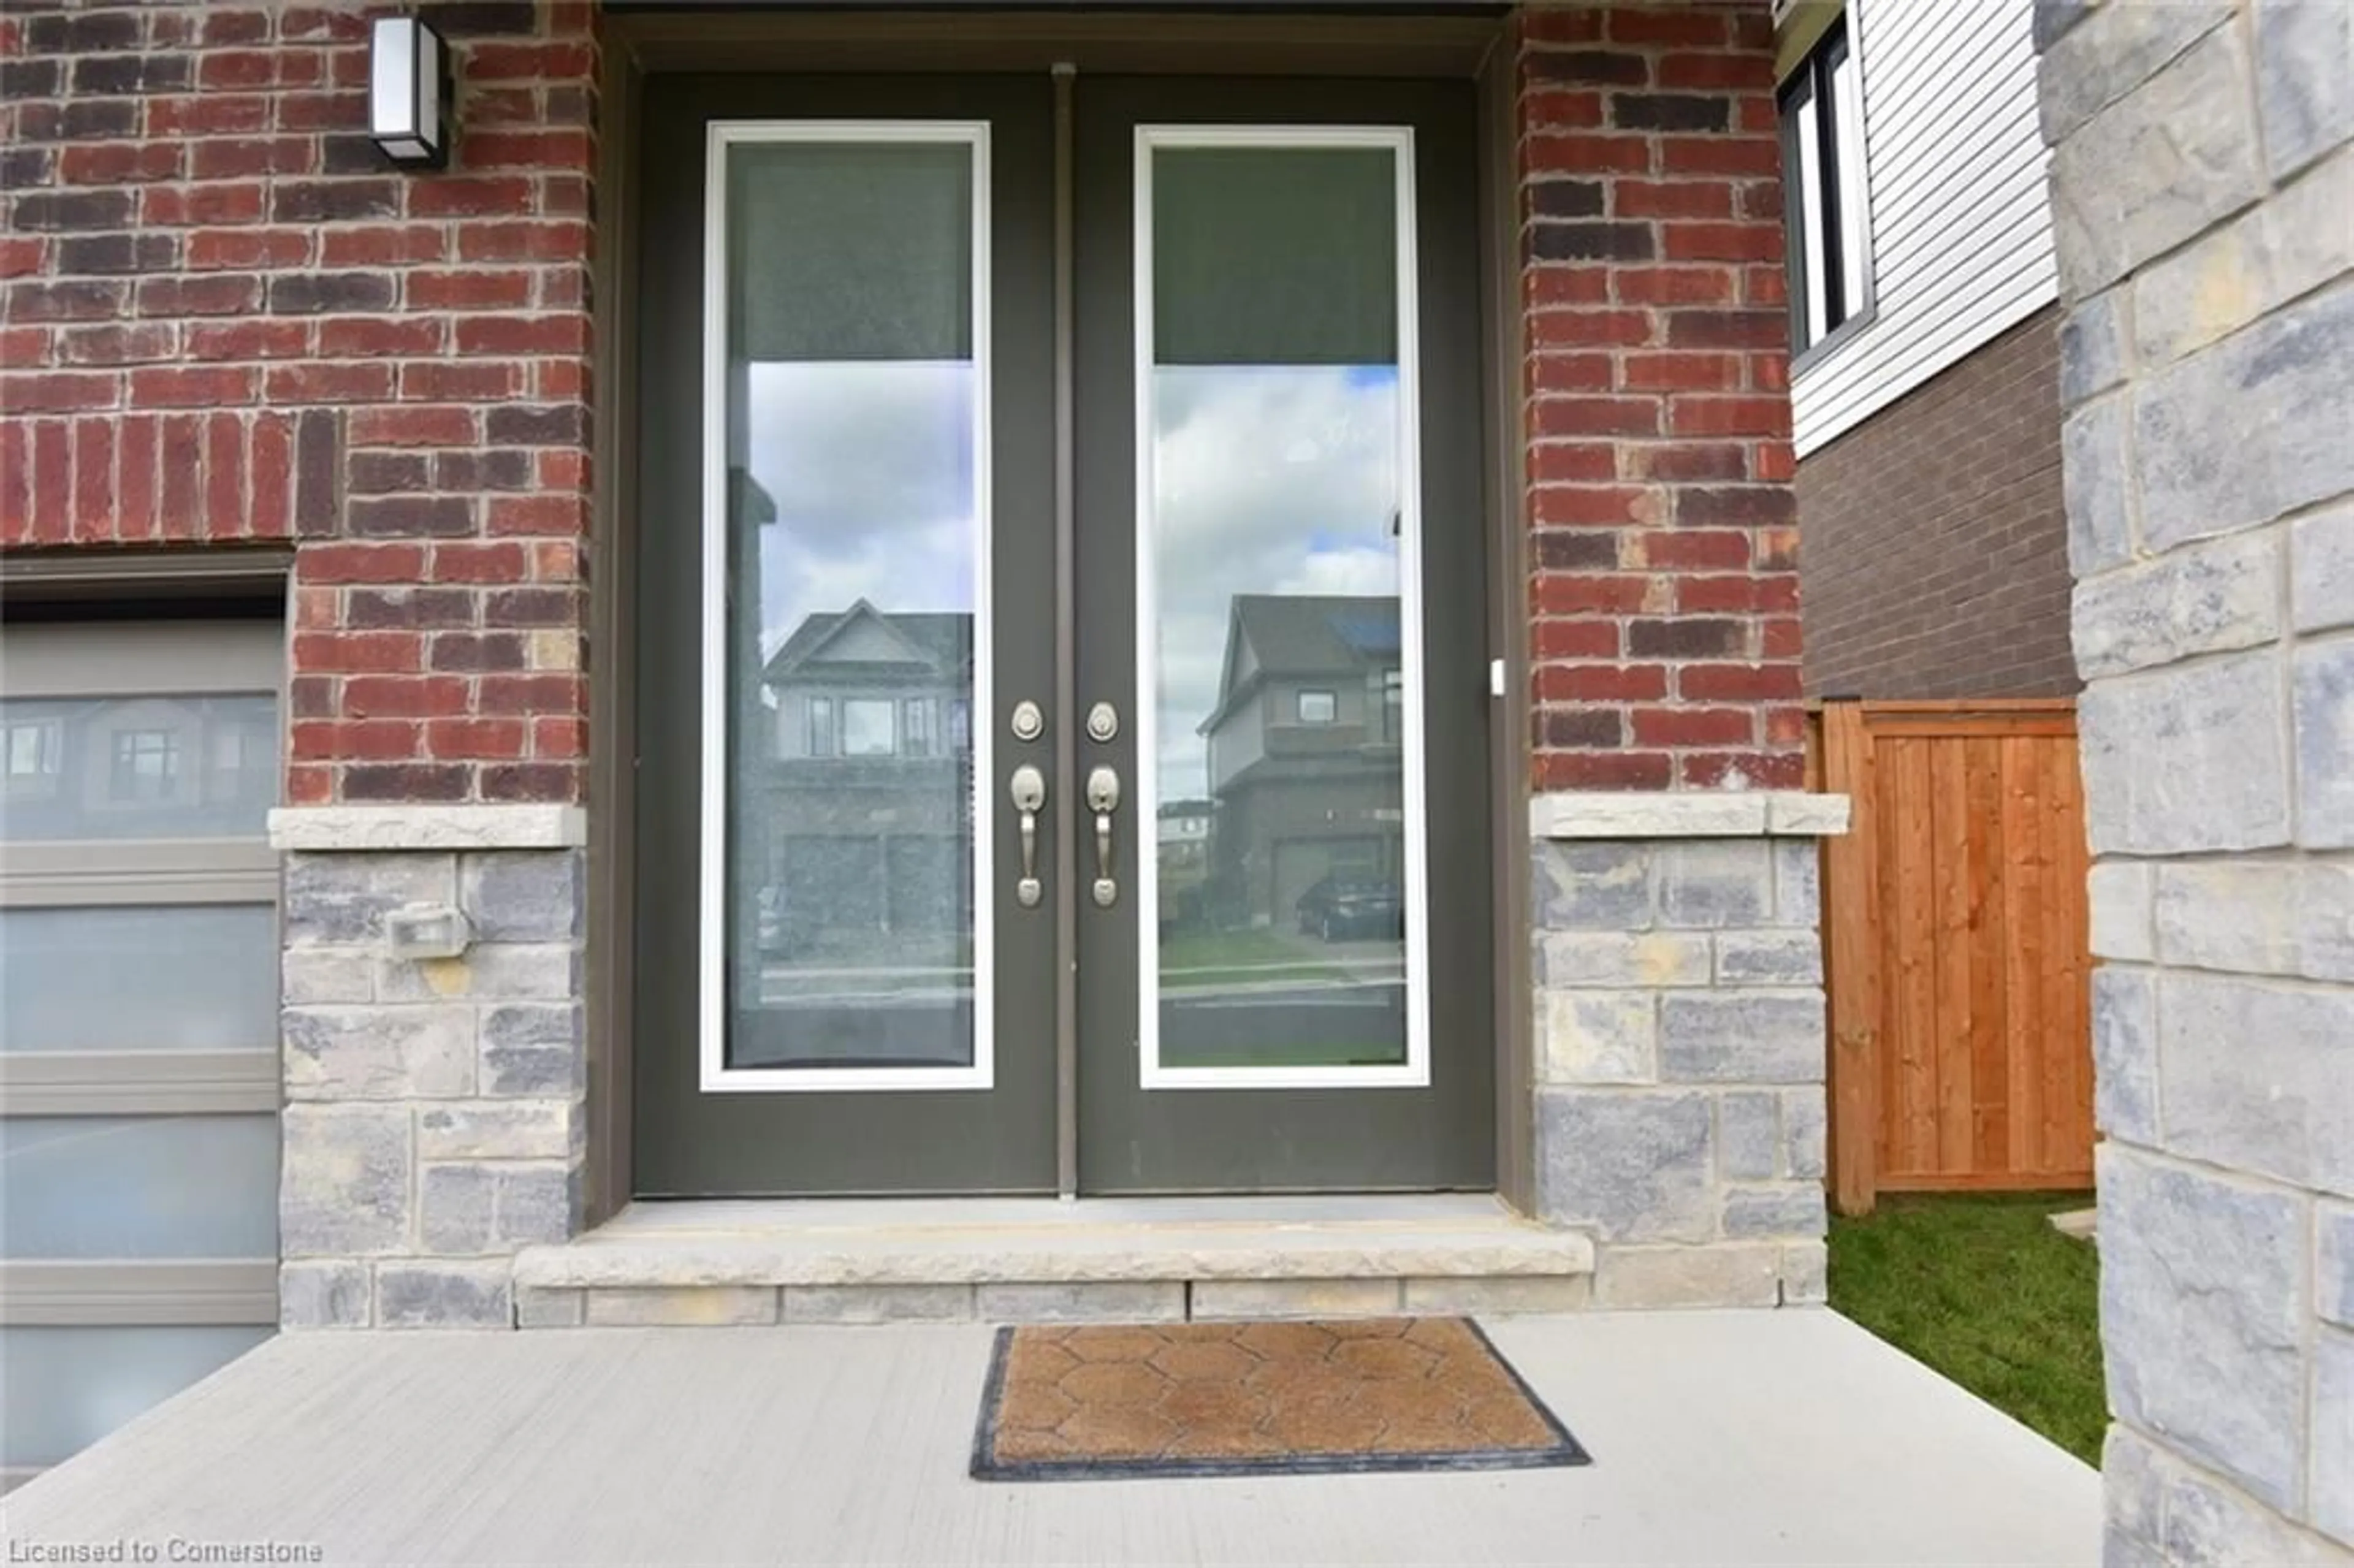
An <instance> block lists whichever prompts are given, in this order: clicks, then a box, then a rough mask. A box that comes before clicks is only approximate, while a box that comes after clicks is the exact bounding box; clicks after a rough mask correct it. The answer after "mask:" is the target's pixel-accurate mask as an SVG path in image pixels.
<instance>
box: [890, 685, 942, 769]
mask: <svg viewBox="0 0 2354 1568" xmlns="http://www.w3.org/2000/svg"><path fill="white" fill-rule="evenodd" d="M937 712H938V705H937V704H935V703H934V702H933V701H932V699H931V698H929V697H907V698H903V699H902V700H901V701H900V704H899V744H900V749H901V750H903V751H905V752H906V753H907V755H908V756H909V757H929V756H931V755H932V753H933V751H934V750H935V749H937V747H938V736H936V735H935V734H934V733H933V732H934V728H935V726H934V724H933V715H934V714H935V713H937Z"/></svg>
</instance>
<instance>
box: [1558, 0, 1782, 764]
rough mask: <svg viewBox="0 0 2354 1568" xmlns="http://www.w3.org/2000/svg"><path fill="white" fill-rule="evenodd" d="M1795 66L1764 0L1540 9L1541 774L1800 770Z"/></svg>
mask: <svg viewBox="0 0 2354 1568" xmlns="http://www.w3.org/2000/svg"><path fill="white" fill-rule="evenodd" d="M1773 59H1774V39H1773V26H1772V24H1771V21H1770V19H1769V16H1768V8H1767V6H1766V5H1765V0H1754V3H1750V4H1743V5H1709V6H1700V5H1684V6H1670V7H1659V8H1636V7H1616V8H1608V9H1604V8H1592V9H1563V10H1537V11H1532V12H1530V13H1528V14H1527V15H1526V16H1525V17H1524V19H1523V41H1522V55H1521V148H1520V153H1521V168H1522V176H1523V186H1522V259H1523V270H1522V284H1523V286H1524V289H1525V291H1526V300H1527V304H1528V309H1529V312H1530V314H1529V318H1528V323H1527V327H1528V339H1527V341H1528V345H1529V347H1528V358H1527V365H1526V376H1527V391H1528V396H1529V403H1528V422H1529V428H1528V439H1529V454H1528V455H1529V463H1528V481H1529V494H1528V515H1529V526H1530V530H1531V547H1530V551H1529V559H1530V567H1531V578H1530V583H1529V599H1530V607H1531V613H1532V617H1533V622H1532V641H1531V647H1532V665H1533V669H1532V676H1533V681H1534V686H1535V690H1534V698H1535V702H1534V717H1533V722H1534V735H1533V744H1534V747H1535V773H1536V784H1537V787H1538V788H1540V789H1670V788H1695V789H1700V788H1722V787H1728V786H1740V785H1747V786H1753V787H1764V786H1772V787H1776V788H1785V787H1796V786H1797V785H1798V784H1800V783H1801V782H1803V773H1804V766H1805V763H1804V749H1803V748H1804V730H1805V715H1804V713H1803V710H1802V709H1801V707H1800V705H1799V699H1800V681H1799V670H1798V577H1797V529H1796V527H1795V523H1796V521H1797V513H1796V506H1795V503H1794V501H1793V498H1792V493H1791V488H1790V479H1791V474H1792V470H1793V464H1792V461H1791V456H1790V445H1789V434H1790V410H1789V395H1788V353H1787V323H1786V322H1785V320H1784V316H1783V309H1782V307H1783V297H1784V296H1783V287H1782V270H1781V256H1782V192H1781V179H1780V149H1779V145H1778V143H1777V140H1776V132H1775V114H1774V65H1773Z"/></svg>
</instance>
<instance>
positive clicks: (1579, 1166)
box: [1532, 796, 1845, 1307]
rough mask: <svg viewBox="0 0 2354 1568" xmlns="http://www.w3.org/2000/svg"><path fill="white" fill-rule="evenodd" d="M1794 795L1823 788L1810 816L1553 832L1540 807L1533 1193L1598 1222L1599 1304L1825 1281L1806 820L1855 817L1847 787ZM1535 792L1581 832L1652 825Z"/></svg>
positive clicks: (1813, 857) (1815, 898)
mask: <svg viewBox="0 0 2354 1568" xmlns="http://www.w3.org/2000/svg"><path fill="white" fill-rule="evenodd" d="M1724 799H1725V798H1723V797H1716V798H1709V797H1701V798H1699V800H1698V801H1697V802H1695V806H1696V808H1697V809H1698V810H1708V809H1709V808H1710V807H1711V806H1713V805H1715V804H1717V803H1719V802H1722V801H1723V800H1724ZM1785 799H1795V800H1797V801H1800V802H1808V801H1811V802H1812V803H1813V804H1812V805H1811V806H1810V807H1809V810H1811V812H1812V813H1813V818H1814V820H1813V821H1812V822H1811V824H1810V825H1808V826H1805V827H1801V828H1798V829H1797V836H1774V837H1768V836H1765V834H1764V833H1763V832H1759V833H1756V834H1754V835H1751V834H1736V835H1729V836H1662V837H1653V836H1648V835H1646V836H1639V837H1638V836H1634V835H1633V834H1632V833H1628V836H1624V837H1616V838H1585V837H1575V838H1555V837H1550V836H1547V830H1546V829H1545V827H1544V825H1543V821H1541V822H1540V829H1539V838H1538V842H1537V843H1536V847H1535V854H1536V868H1535V875H1534V877H1533V879H1532V893H1533V902H1534V908H1533V910H1532V931H1533V939H1534V942H1535V945H1536V952H1535V957H1534V962H1535V975H1536V980H1537V985H1538V992H1537V1005H1536V1010H1535V1012H1536V1029H1537V1042H1536V1078H1537V1089H1536V1139H1537V1191H1538V1203H1539V1209H1540V1212H1541V1214H1542V1216H1543V1218H1544V1219H1545V1220H1547V1221H1549V1222H1551V1223H1553V1224H1561V1225H1567V1226H1574V1227H1575V1228H1577V1229H1580V1230H1583V1231H1585V1232H1587V1233H1588V1234H1591V1235H1592V1236H1593V1237H1594V1240H1595V1243H1596V1269H1595V1277H1594V1303H1595V1305H1596V1306H1597V1307H1699V1306H1760V1307H1772V1306H1778V1305H1784V1304H1790V1303H1799V1302H1819V1301H1820V1300H1822V1299H1823V1294H1824V1259H1825V1251H1824V1241H1823V1237H1824V1232H1825V1228H1826V1214H1825V1207H1824V1196H1823V1162H1824V1153H1825V1137H1824V1076H1825V1065H1826V1051H1825V1045H1824V1041H1825V1028H1824V1016H1823V1014H1824V1002H1823V986H1822V951H1821V944H1820V938H1819V926H1820V909H1819V904H1820V897H1819V873H1818V866H1819V844H1818V841H1817V838H1816V837H1815V836H1813V835H1814V834H1816V833H1819V832H1826V831H1838V828H1839V827H1841V826H1843V825H1844V822H1845V802H1844V800H1838V799H1837V798H1829V797H1821V796H1816V797H1795V798H1790V797H1786V798H1785ZM1826 800H1829V801H1832V802H1833V804H1831V805H1830V806H1829V807H1826V806H1825V805H1824V804H1823V802H1825V801H1826ZM1652 802H1653V808H1652V809H1655V810H1661V811H1665V812H1667V813H1669V814H1668V815H1667V816H1666V817H1665V818H1664V819H1663V820H1661V821H1659V822H1657V823H1656V826H1657V827H1659V829H1661V830H1664V831H1667V832H1675V831H1676V830H1677V824H1678V822H1679V821H1684V822H1687V823H1689V822H1690V821H1692V820H1693V819H1692V813H1691V810H1687V809H1684V804H1683V802H1682V801H1681V800H1679V799H1678V798H1675V797H1654V798H1652ZM1628 805H1629V806H1639V802H1638V800H1628ZM1540 806H1541V807H1544V808H1547V813H1546V814H1549V815H1550V817H1551V818H1552V820H1553V821H1554V822H1555V823H1556V824H1558V825H1559V826H1560V828H1561V829H1562V830H1564V831H1568V832H1580V831H1606V832H1628V829H1629V828H1638V827H1640V826H1642V823H1641V822H1640V821H1638V820H1637V819H1636V817H1635V816H1634V815H1633V813H1631V812H1629V811H1627V810H1621V811H1619V812H1618V813H1617V815H1618V816H1619V817H1620V818H1621V819H1622V821H1620V823H1619V824H1618V825H1615V826H1613V825H1606V824H1602V823H1597V822H1594V821H1590V820H1589V821H1584V822H1581V821H1580V818H1581V815H1582V807H1581V804H1580V803H1578V802H1575V801H1574V800H1563V799H1562V798H1560V797H1553V798H1551V800H1549V801H1546V800H1541V801H1540ZM1597 809H1598V807H1597ZM1759 814H1760V815H1761V817H1762V815H1763V806H1762V803H1760V805H1759ZM1686 831H1689V830H1688V829H1687V830H1686Z"/></svg>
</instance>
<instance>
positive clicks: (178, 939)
mask: <svg viewBox="0 0 2354 1568" xmlns="http://www.w3.org/2000/svg"><path fill="white" fill-rule="evenodd" d="M280 664H281V631H280V629H279V627H278V626H277V625H276V624H275V623H270V624H256V623H253V622H248V621H204V620H176V621H150V622H142V623H139V624H136V625H133V624H122V623H110V624H99V623H80V624H72V625H29V626H14V627H11V628H9V629H7V630H5V632H0V790H5V793H0V1112H5V1115H0V1248H5V1259H4V1260H0V1465H5V1480H6V1482H7V1483H10V1484H13V1483H14V1482H16V1481H19V1480H22V1479H23V1478H25V1477H26V1476H27V1475H28V1474H30V1473H31V1472H33V1471H35V1470H37V1469H40V1468H42V1467H46V1466H48V1465H52V1464H55V1463H57V1462H58V1460H60V1459H63V1458H65V1457H67V1456H68V1455H69V1454H71V1453H73V1452H74V1451H75V1450H76V1449H79V1448H80V1447H83V1446H86V1445H88V1444H89V1443H90V1442H92V1441H94V1440H95V1439H97V1438H98V1437H100V1436H103V1435H104V1434H105V1433H106V1432H108V1431H109V1430H111V1428H113V1427H115V1426H117V1425H121V1424H122V1422H124V1421H126V1420H128V1419H130V1418H131V1417H132V1416H133V1415H136V1414H139V1413H140V1412H141V1411H142V1410H143V1409H145V1408H146V1407H147V1406H149V1405H151V1404H154V1403H155V1402H156V1401H158V1400H160V1399H162V1398H164V1396H166V1395H168V1394H170V1393H175V1392H176V1391H177V1390H179V1389H180V1388H182V1387H185V1386H186V1384H188V1383H193V1382H195V1381H196V1379H197V1378H199V1377H202V1376H203V1375H205V1374H206V1373H207V1372H210V1371H212V1370H213V1369H214V1368H215V1367H217V1366H218V1365H220V1364H221V1363H222V1362H223V1361H228V1359H229V1358H230V1357H232V1356H235V1355H237V1354H239V1352H241V1351H245V1350H247V1349H249V1347H251V1346H252V1345H254V1344H257V1343H259V1342H260V1340H263V1339H265V1338H267V1337H268V1336H269V1334H270V1331H271V1330H272V1328H273V1327H274V1326H275V1325H276V1323H277V1321H278V1265H277V1255H278V1114H277V1113H278V1049H277V1039H278V920H277V910H276V907H275V901H276V897H277V888H278V867H277V861H276V858H275V856H273V855H272V854H271V853H270V848H269V845H268V843H267V842H266V840H265V838H264V831H265V821H264V819H265V817H266V815H267V813H268V811H269V810H270V806H271V805H272V804H273V803H274V802H275V801H276V800H277V798H278V775H279V768H278V728H279V726H278V690H279V670H280Z"/></svg>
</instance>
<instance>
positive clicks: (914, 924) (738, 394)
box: [706, 125, 988, 1087]
mask: <svg viewBox="0 0 2354 1568" xmlns="http://www.w3.org/2000/svg"><path fill="white" fill-rule="evenodd" d="M719 133H720V136H721V138H722V140H721V142H720V148H721V151H722V153H723V154H724V159H725V165H724V166H725V182H724V190H725V197H726V203H725V208H724V216H723V219H722V221H723V222H724V224H725V231H726V239H725V244H724V247H723V248H722V250H721V254H722V255H723V257H724V265H725V268H726V276H725V282H724V297H725V300H726V324H725V345H726V346H725V361H724V365H723V366H720V367H719V369H720V373H721V374H722V375H724V377H725V385H724V388H722V389H720V397H721V399H722V400H723V402H724V405H725V418H726V451H725V460H724V461H725V464H726V477H725V489H724V494H725V504H726V516H725V518H724V520H723V524H722V526H723V528H724V538H725V549H726V558H725V561H724V586H725V592H726V605H725V617H726V650H725V653H724V656H723V657H722V658H721V659H720V661H719V662H720V663H721V664H722V665H723V666H724V671H723V676H722V679H723V682H724V701H725V703H726V711H725V721H726V731H727V736H728V745H727V757H726V768H727V775H726V787H727V810H726V842H725V851H724V885H725V890H726V922H725V930H726V977H727V994H726V1017H725V1020H724V1031H723V1032H724V1036H725V1049H724V1054H723V1055H722V1056H721V1058H720V1061H719V1066H720V1069H721V1072H722V1074H723V1075H725V1074H726V1073H727V1072H732V1071H734V1070H737V1069H762V1070H765V1071H762V1072H760V1073H759V1074H758V1075H757V1083H758V1086H776V1087H790V1086H796V1083H798V1084H799V1085H801V1086H842V1085H843V1083H844V1080H843V1079H841V1077H840V1075H839V1074H833V1075H826V1070H828V1069H848V1070H851V1071H853V1072H854V1073H864V1072H865V1071H868V1070H874V1069H886V1070H888V1071H886V1072H885V1077H887V1078H890V1079H892V1081H895V1082H906V1083H907V1084H908V1085H909V1086H917V1085H918V1084H922V1083H925V1082H928V1081H929V1080H928V1079H926V1078H924V1077H920V1076H911V1075H910V1071H911V1070H918V1071H919V1070H921V1069H927V1068H928V1069H947V1070H950V1071H952V1072H962V1073H967V1074H970V1072H972V1071H974V1070H976V1069H978V1070H980V1071H982V1072H985V1070H986V1062H987V1057H986V1046H985V1044H984V1043H983V1040H982V1037H981V1034H980V1033H979V1022H978V1021H979V1020H981V1019H982V1018H984V1017H985V1012H981V1011H979V1010H977V1009H976V1007H975V1005H974V977H975V974H976V972H977V970H979V971H981V972H985V965H986V959H987V955H986V953H985V952H984V951H982V950H981V948H982V947H983V945H984V943H985V931H984V930H983V929H981V927H985V924H986V919H985V916H986V911H985V910H982V909H981V908H979V906H977V904H976V900H975V896H974V890H975V888H976V887H980V886H986V885H988V884H987V883H986V881H985V880H983V876H982V871H983V868H982V867H981V864H980V863H979V857H980V856H981V854H983V853H985V846H984V845H983V844H981V843H980V842H977V840H976V836H975V834H974V832H973V823H974V802H973V786H974V779H975V777H976V774H975V768H974V760H975V759H974V757H973V755H972V745H971V736H970V734H969V733H968V732H967V731H964V730H953V729H952V730H951V733H950V735H949V739H948V743H947V744H945V745H943V744H939V743H938V740H937V738H936V735H935V731H934V728H933V726H932V725H931V723H930V716H931V715H933V714H935V713H940V712H965V711H969V709H970V705H973V704H975V703H980V704H981V705H982V709H983V711H986V705H987V696H986V692H985V689H983V688H982V680H983V676H982V673H981V670H980V667H979V665H978V662H977V658H976V653H977V650H979V649H981V648H983V647H985V646H986V641H985V637H983V638H978V639H977V637H976V620H977V618H979V617H981V616H982V615H983V613H984V606H983V604H982V597H981V596H982V587H983V582H982V575H981V570H980V564H981V562H982V561H983V560H985V559H986V553H985V549H984V546H983V537H984V531H985V525H986V522H985V515H984V512H985V505H984V496H985V482H984V479H983V472H984V470H985V462H984V461H983V458H982V454H983V453H984V452H985V438H984V435H983V433H982V421H983V418H984V417H985V416H984V410H983V408H982V388H983V387H984V379H983V377H984V368H985V367H984V363H983V352H982V346H981V345H982V341H983V338H984V336H985V334H982V333H981V332H980V331H979V330H978V325H979V323H980V322H981V320H982V314H983V313H984V312H985V309H986V304H985V302H982V301H981V299H980V294H981V291H980V289H979V287H978V285H977V282H976V266H975V263H976V260H977V257H978V255H979V253H980V248H979V247H978V246H977V244H976V239H975V236H976V233H977V231H978V229H979V226H980V225H981V222H982V221H984V220H985V211H984V210H983V209H984V207H985V181H984V179H983V177H982V170H983V169H984V168H985V153H986V147H985V142H984V140H983V136H984V132H981V130H980V129H979V128H963V127H958V126H944V127H856V126H852V127H842V126H817V125H808V126H799V127H796V126H790V125H786V126H722V127H720V128H719ZM715 194H716V193H715ZM714 482H715V493H719V491H718V489H717V477H716V476H714ZM715 609H716V606H715ZM982 776H986V775H985V774H983V775H982ZM977 916H978V917H979V918H978V919H977ZM708 1050H709V1047H708V1046H706V1051H708ZM710 1063H711V1057H710V1056H709V1055H708V1054H707V1055H706V1065H710ZM853 1081H857V1080H853ZM960 1081H961V1080H960ZM730 1086H739V1087H740V1086H745V1082H744V1081H743V1080H738V1081H737V1083H735V1084H733V1085H730Z"/></svg>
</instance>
